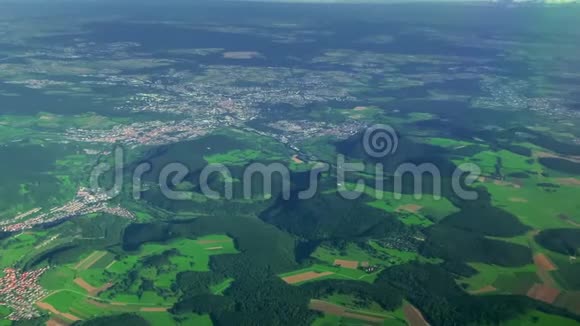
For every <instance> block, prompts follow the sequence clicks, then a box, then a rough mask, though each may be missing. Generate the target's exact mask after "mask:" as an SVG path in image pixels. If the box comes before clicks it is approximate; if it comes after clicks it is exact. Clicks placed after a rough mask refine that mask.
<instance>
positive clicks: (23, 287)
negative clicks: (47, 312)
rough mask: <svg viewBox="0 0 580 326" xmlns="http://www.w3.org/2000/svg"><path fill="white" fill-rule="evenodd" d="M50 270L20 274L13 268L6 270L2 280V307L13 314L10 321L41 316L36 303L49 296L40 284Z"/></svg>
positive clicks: (0, 293)
mask: <svg viewBox="0 0 580 326" xmlns="http://www.w3.org/2000/svg"><path fill="white" fill-rule="evenodd" d="M47 269H48V267H44V268H41V269H37V270H34V271H28V272H20V271H17V270H15V269H13V268H6V269H4V277H2V278H0V305H3V306H6V307H8V308H9V309H10V310H12V312H11V313H10V315H8V317H7V318H8V319H9V320H23V319H33V318H37V317H40V316H41V312H40V311H38V310H37V309H36V308H35V304H36V302H38V301H39V300H40V299H42V298H43V297H45V296H46V295H47V292H46V291H45V290H44V289H43V288H42V287H41V286H40V285H39V284H38V279H39V277H40V276H41V275H42V274H43V273H44V272H45V271H46V270H47Z"/></svg>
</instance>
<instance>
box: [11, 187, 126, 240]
mask: <svg viewBox="0 0 580 326" xmlns="http://www.w3.org/2000/svg"><path fill="white" fill-rule="evenodd" d="M109 199H110V198H109V196H108V195H107V194H105V193H101V192H93V191H91V190H90V189H88V188H84V187H81V188H79V190H78V191H77V193H76V196H75V198H74V199H73V200H71V201H70V202H68V203H66V204H64V205H62V206H58V207H54V208H51V209H49V210H48V211H46V212H44V213H41V214H40V215H36V216H34V215H33V214H36V213H39V212H41V211H42V209H41V208H35V209H33V210H31V211H28V212H26V213H23V214H19V215H18V216H16V217H14V218H12V219H8V220H5V221H2V222H0V230H1V231H3V232H19V231H23V230H27V229H31V228H33V227H35V226H38V225H46V224H51V223H57V222H60V221H63V220H66V219H68V218H72V217H75V216H81V215H87V214H93V213H99V212H101V213H108V214H111V215H116V216H119V217H123V218H127V219H133V218H135V215H134V214H133V213H132V212H130V211H128V210H126V209H124V208H122V207H120V206H109V205H108V204H107V201H108V200H109ZM28 216H33V217H31V218H29V219H26V220H23V219H24V218H25V217H28Z"/></svg>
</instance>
